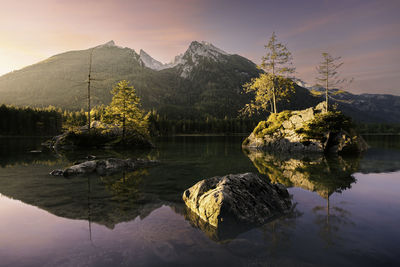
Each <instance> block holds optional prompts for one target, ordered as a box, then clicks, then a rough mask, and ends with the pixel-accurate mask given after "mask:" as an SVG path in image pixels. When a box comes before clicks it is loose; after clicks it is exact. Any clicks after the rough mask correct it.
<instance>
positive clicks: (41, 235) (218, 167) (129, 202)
mask: <svg viewBox="0 0 400 267" xmlns="http://www.w3.org/2000/svg"><path fill="white" fill-rule="evenodd" d="M241 139H242V138H240V137H173V138H166V139H160V140H158V142H157V149H154V150H152V151H136V152H127V151H126V152H116V151H84V152H79V153H68V154H54V153H50V152H48V153H38V154H36V153H29V151H30V150H33V149H37V148H38V147H39V144H40V141H41V140H40V139H21V138H19V139H18V138H14V139H11V138H0V266H400V258H399V257H400V256H399V255H400V254H399V252H400V227H399V222H400V194H399V192H400V138H399V136H386V137H382V136H374V137H369V138H367V141H368V143H369V144H370V145H371V149H370V150H369V151H368V152H367V153H366V154H364V155H363V156H361V157H359V158H354V157H353V158H347V157H344V158H342V157H335V158H324V157H319V156H308V157H304V156H293V155H292V156H287V155H272V154H268V153H261V152H251V151H242V149H241V147H240V143H241ZM88 154H93V155H96V156H98V157H109V156H112V157H128V156H131V157H148V158H151V159H158V160H160V161H161V164H160V165H158V166H154V167H150V168H147V169H141V170H137V171H135V172H130V173H121V174H117V175H113V176H104V177H100V176H87V177H86V176H85V177H74V178H71V179H65V178H60V177H53V176H50V175H49V174H48V173H49V172H50V171H51V170H53V169H56V168H64V167H66V166H69V165H71V164H72V163H73V162H74V161H76V160H77V159H80V158H83V157H84V156H86V155H88ZM243 172H256V173H260V174H261V175H262V176H264V177H267V175H268V176H269V177H270V179H271V180H272V181H273V182H280V183H283V184H285V185H286V186H288V187H289V192H290V194H291V195H292V196H293V203H294V209H293V211H292V212H291V213H290V214H289V215H288V216H285V217H282V218H279V219H276V220H274V221H271V222H270V223H268V224H266V225H263V226H261V227H258V228H253V229H248V230H246V231H242V232H236V233H232V235H227V236H226V235H222V234H221V233H220V232H218V231H217V230H215V229H212V228H210V227H206V226H204V225H198V224H197V223H196V220H195V219H193V216H192V215H190V214H189V213H188V212H187V211H186V210H185V207H184V204H183V202H182V201H181V196H182V193H183V191H184V190H185V189H186V188H188V187H190V186H191V185H193V184H194V183H196V182H197V181H199V180H201V179H204V178H207V177H212V176H216V175H225V174H229V173H243ZM266 179H267V178H266Z"/></svg>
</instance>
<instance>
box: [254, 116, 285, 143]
mask: <svg viewBox="0 0 400 267" xmlns="http://www.w3.org/2000/svg"><path fill="white" fill-rule="evenodd" d="M291 114H292V113H291V111H289V110H284V111H282V112H280V113H273V114H271V115H270V116H269V117H268V120H267V121H260V123H259V124H258V125H257V127H256V128H255V129H254V134H255V135H256V136H257V137H260V138H262V137H264V136H265V135H270V134H273V133H274V132H275V131H276V130H278V129H279V128H280V127H281V126H282V123H283V122H284V121H286V120H287V119H289V118H290V116H291Z"/></svg>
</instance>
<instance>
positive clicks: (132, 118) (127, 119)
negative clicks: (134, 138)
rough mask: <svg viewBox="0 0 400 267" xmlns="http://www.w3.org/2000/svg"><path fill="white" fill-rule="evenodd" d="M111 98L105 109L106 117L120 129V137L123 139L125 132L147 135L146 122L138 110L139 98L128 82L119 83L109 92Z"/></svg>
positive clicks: (143, 115)
mask: <svg viewBox="0 0 400 267" xmlns="http://www.w3.org/2000/svg"><path fill="white" fill-rule="evenodd" d="M111 93H112V94H113V98H112V100H111V103H110V105H109V106H108V107H107V108H106V117H107V118H108V119H109V120H110V121H111V122H112V123H114V124H116V125H117V126H119V127H121V128H122V137H123V138H124V139H125V136H126V132H127V130H132V131H136V132H139V133H141V134H145V135H147V134H148V120H147V116H146V115H145V114H144V112H143V110H141V109H140V106H141V104H140V98H139V97H138V96H137V95H136V92H135V89H134V88H133V86H129V82H128V81H125V80H123V81H120V82H119V83H118V84H117V85H116V86H114V87H113V89H112V90H111Z"/></svg>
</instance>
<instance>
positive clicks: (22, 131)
mask: <svg viewBox="0 0 400 267" xmlns="http://www.w3.org/2000/svg"><path fill="white" fill-rule="evenodd" d="M61 127H62V116H61V113H60V112H59V111H57V110H56V108H55V107H47V108H29V107H13V106H9V105H1V106H0V136H7V135H19V136H48V135H54V134H57V133H60V132H61Z"/></svg>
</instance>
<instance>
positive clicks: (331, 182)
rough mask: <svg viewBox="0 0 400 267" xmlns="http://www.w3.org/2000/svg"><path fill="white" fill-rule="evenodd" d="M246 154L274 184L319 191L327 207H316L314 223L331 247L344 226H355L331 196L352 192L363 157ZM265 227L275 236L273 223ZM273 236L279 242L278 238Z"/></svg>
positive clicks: (245, 151) (247, 151) (249, 152)
mask: <svg viewBox="0 0 400 267" xmlns="http://www.w3.org/2000/svg"><path fill="white" fill-rule="evenodd" d="M244 153H245V154H246V155H247V156H248V157H249V159H250V160H251V161H252V162H253V164H254V166H255V167H256V168H257V169H258V171H259V172H260V173H261V174H265V175H267V176H268V177H269V179H270V180H271V182H273V183H281V184H284V185H285V186H287V187H298V188H302V189H305V190H308V191H311V192H316V193H317V194H318V195H319V196H320V197H321V198H323V199H325V201H326V204H325V206H315V207H314V208H313V209H312V211H313V213H314V214H315V216H316V219H315V221H314V222H315V224H316V225H317V226H318V227H319V236H320V237H321V238H322V239H323V240H324V241H325V243H326V244H327V245H332V244H333V243H334V240H335V239H337V238H339V228H340V227H341V226H343V225H344V224H352V222H351V220H350V219H349V218H350V217H351V216H350V214H349V212H348V211H346V210H345V209H344V208H343V207H337V206H332V205H331V204H330V197H331V195H332V194H334V193H341V192H342V191H344V190H347V189H350V188H351V186H352V184H353V183H355V182H356V179H355V178H354V176H353V174H354V173H355V172H357V171H358V170H359V166H360V159H361V158H360V157H348V158H343V157H341V156H331V157H326V156H324V155H319V154H311V155H300V154H298V155H296V154H294V155H293V154H291V155H289V154H274V153H270V152H266V151H259V150H244ZM291 223H292V224H294V223H295V221H292V222H291ZM265 227H266V228H268V229H272V231H270V232H271V233H274V231H273V230H274V225H273V224H271V225H267V226H265ZM271 236H272V240H275V238H274V235H271Z"/></svg>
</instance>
